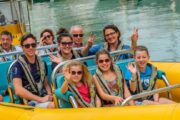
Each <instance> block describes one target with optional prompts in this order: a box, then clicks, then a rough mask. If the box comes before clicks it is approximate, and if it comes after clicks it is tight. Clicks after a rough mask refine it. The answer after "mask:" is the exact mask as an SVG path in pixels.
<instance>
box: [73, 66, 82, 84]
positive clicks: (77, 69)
mask: <svg viewBox="0 0 180 120" xmlns="http://www.w3.org/2000/svg"><path fill="white" fill-rule="evenodd" d="M70 74H71V79H70V80H72V82H74V83H78V82H80V81H81V80H82V76H83V70H82V68H81V66H72V67H71V68H70Z"/></svg>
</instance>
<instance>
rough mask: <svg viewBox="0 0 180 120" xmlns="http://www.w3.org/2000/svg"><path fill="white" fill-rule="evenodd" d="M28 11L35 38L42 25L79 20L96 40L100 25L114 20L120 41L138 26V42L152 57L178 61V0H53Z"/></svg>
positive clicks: (64, 24)
mask: <svg viewBox="0 0 180 120" xmlns="http://www.w3.org/2000/svg"><path fill="white" fill-rule="evenodd" d="M30 13H31V24H32V32H33V33H34V34H36V36H37V37H38V38H39V33H40V31H42V30H43V29H44V28H47V27H48V28H52V29H53V30H54V31H57V29H58V28H59V27H66V28H68V29H69V28H70V27H71V26H72V25H74V24H80V25H82V26H83V27H84V29H85V34H86V36H87V35H88V34H89V33H90V32H91V31H92V32H94V33H95V34H96V35H97V40H96V43H98V42H102V41H103V37H102V29H103V27H104V26H105V25H107V24H116V25H117V26H118V27H119V28H120V30H121V32H122V37H121V39H122V40H123V42H124V43H127V44H130V38H129V37H130V35H131V33H132V29H133V27H138V28H139V36H140V37H139V41H138V44H142V45H146V46H147V47H148V48H149V50H150V55H151V59H152V60H166V61H170V60H173V61H180V49H178V48H180V42H179V41H180V0H89V1H87V0H55V2H53V3H48V2H44V3H35V4H34V5H32V7H31V11H30Z"/></svg>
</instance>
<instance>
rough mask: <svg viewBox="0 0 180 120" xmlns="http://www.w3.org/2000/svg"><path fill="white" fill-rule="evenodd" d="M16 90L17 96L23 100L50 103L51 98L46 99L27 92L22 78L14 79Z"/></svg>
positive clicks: (46, 97)
mask: <svg viewBox="0 0 180 120" xmlns="http://www.w3.org/2000/svg"><path fill="white" fill-rule="evenodd" d="M13 83H14V89H15V93H16V95H17V96H20V97H21V98H24V99H27V100H35V101H37V102H46V101H49V96H48V95H46V96H44V97H39V96H37V95H34V94H32V93H31V92H29V91H28V90H26V89H25V88H24V87H23V86H22V80H21V79H20V78H14V79H13Z"/></svg>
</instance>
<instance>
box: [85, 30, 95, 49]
mask: <svg viewBox="0 0 180 120" xmlns="http://www.w3.org/2000/svg"><path fill="white" fill-rule="evenodd" d="M95 38H96V36H95V35H94V34H92V32H91V34H90V36H89V38H88V43H87V45H88V47H91V46H92V45H93V44H94V40H95Z"/></svg>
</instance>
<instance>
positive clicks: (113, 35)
mask: <svg viewBox="0 0 180 120" xmlns="http://www.w3.org/2000/svg"><path fill="white" fill-rule="evenodd" d="M104 35H105V39H106V41H107V42H108V43H109V44H115V43H116V42H118V36H119V33H118V32H116V31H114V30H113V29H106V30H105V32H104Z"/></svg>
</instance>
